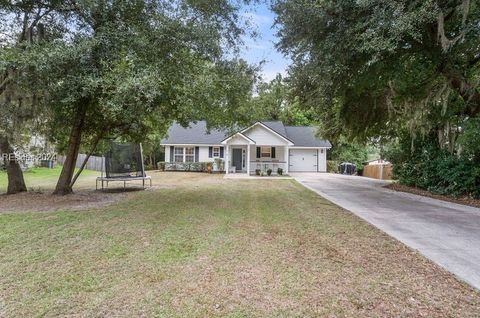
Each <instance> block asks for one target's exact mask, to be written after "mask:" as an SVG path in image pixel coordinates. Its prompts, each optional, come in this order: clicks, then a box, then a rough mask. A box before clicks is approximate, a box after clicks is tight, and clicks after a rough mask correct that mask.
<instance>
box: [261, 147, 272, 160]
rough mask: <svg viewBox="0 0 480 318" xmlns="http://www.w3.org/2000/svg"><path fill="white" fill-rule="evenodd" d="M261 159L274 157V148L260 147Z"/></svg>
mask: <svg viewBox="0 0 480 318" xmlns="http://www.w3.org/2000/svg"><path fill="white" fill-rule="evenodd" d="M260 157H261V158H271V157H272V147H260Z"/></svg>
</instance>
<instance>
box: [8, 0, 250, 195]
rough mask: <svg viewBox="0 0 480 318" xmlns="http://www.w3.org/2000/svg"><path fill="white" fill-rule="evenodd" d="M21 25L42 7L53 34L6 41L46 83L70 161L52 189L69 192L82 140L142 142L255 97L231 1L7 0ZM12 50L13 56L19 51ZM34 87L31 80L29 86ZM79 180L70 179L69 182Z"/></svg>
mask: <svg viewBox="0 0 480 318" xmlns="http://www.w3.org/2000/svg"><path fill="white" fill-rule="evenodd" d="M0 4H1V5H0V10H2V11H3V12H6V13H8V14H10V16H11V17H12V22H13V26H18V27H17V29H15V27H13V30H14V31H15V30H17V32H18V30H20V29H21V28H20V25H21V23H22V21H23V20H22V18H21V17H24V16H30V15H32V14H34V13H36V12H41V17H40V19H39V21H41V22H42V23H43V24H44V25H45V26H46V28H45V29H46V33H47V34H48V36H47V38H48V37H50V39H49V41H43V42H42V43H39V44H38V45H35V46H32V47H31V48H29V49H27V50H23V51H19V50H18V49H17V48H16V47H13V46H6V47H5V48H4V50H3V51H4V54H3V55H4V56H7V57H8V58H9V60H8V63H7V64H9V65H10V67H12V66H13V67H14V68H15V69H19V70H22V71H23V72H26V73H28V74H31V77H32V78H34V79H35V83H41V85H38V87H36V89H38V91H39V92H42V101H43V103H45V105H48V107H49V108H50V109H51V110H52V112H51V113H52V117H51V118H50V121H49V127H50V129H51V135H52V138H53V139H54V141H55V142H56V143H57V144H58V145H59V146H60V147H61V148H63V149H64V151H65V153H66V160H65V163H64V166H63V170H62V173H61V175H60V178H59V181H58V184H57V187H56V190H55V192H56V193H58V194H66V193H70V192H71V191H72V185H73V182H72V181H74V179H73V172H74V167H75V162H76V159H77V155H78V151H79V148H80V146H81V145H82V144H84V145H85V144H87V145H90V147H91V148H92V149H95V147H96V144H97V143H98V140H99V139H100V138H102V137H105V136H124V137H128V138H130V139H137V140H139V139H141V137H142V136H144V135H145V134H146V133H148V132H149V131H151V130H152V129H166V127H167V126H168V125H169V124H170V123H171V122H172V121H173V120H177V121H179V122H181V123H187V122H188V121H190V120H192V119H201V118H208V119H210V122H211V123H213V124H214V125H220V124H225V123H226V122H228V121H229V120H230V121H232V118H234V116H233V115H234V114H235V109H238V107H239V105H241V104H242V103H244V102H245V101H246V100H247V99H248V98H249V95H250V93H251V87H252V85H253V82H254V80H255V69H254V68H252V67H251V66H249V65H247V64H246V63H245V62H243V61H241V60H237V59H228V58H227V56H231V54H229V53H232V51H233V52H235V48H236V44H237V41H238V38H239V35H241V34H242V32H243V29H242V28H241V23H240V21H239V19H238V15H237V10H238V5H239V3H235V2H232V1H228V0H218V1H214V2H211V1H203V0H182V1H176V2H170V1H160V0H133V1H109V0H94V1H92V0H67V1H28V0H24V1H15V2H10V1H7V2H5V1H2V2H1V3H0ZM12 52H14V53H12ZM32 85H33V83H32ZM72 179H73V180H72Z"/></svg>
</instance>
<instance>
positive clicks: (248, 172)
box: [246, 144, 250, 176]
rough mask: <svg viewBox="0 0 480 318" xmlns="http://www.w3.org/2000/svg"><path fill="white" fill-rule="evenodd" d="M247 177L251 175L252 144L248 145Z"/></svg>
mask: <svg viewBox="0 0 480 318" xmlns="http://www.w3.org/2000/svg"><path fill="white" fill-rule="evenodd" d="M246 160H247V176H249V175H250V144H247V158H246Z"/></svg>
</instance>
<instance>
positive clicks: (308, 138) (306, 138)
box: [285, 126, 332, 148]
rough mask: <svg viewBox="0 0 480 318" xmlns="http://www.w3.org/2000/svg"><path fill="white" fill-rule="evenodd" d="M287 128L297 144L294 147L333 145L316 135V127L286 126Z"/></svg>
mask: <svg viewBox="0 0 480 318" xmlns="http://www.w3.org/2000/svg"><path fill="white" fill-rule="evenodd" d="M285 130H286V131H287V135H288V137H289V138H290V140H292V141H293V143H294V144H295V146H294V147H326V148H331V147H332V144H331V143H330V142H329V141H328V140H324V139H319V138H317V137H316V136H315V135H316V129H315V127H308V126H286V127H285Z"/></svg>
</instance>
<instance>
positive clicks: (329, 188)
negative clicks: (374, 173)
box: [291, 173, 480, 289]
mask: <svg viewBox="0 0 480 318" xmlns="http://www.w3.org/2000/svg"><path fill="white" fill-rule="evenodd" d="M291 175H292V176H293V177H294V178H295V179H296V180H297V181H298V182H300V183H301V184H303V185H304V186H306V187H307V188H310V189H311V190H313V191H315V192H317V193H318V194H319V195H321V196H322V197H324V198H326V199H328V200H330V201H332V202H333V203H335V204H337V205H339V206H341V207H343V208H344V209H347V210H349V211H351V212H353V213H354V214H356V215H358V216H359V217H361V218H363V219H364V220H366V221H367V222H369V223H371V224H373V225H374V226H376V227H378V228H379V229H381V230H383V231H384V232H386V233H387V234H389V235H391V236H393V237H395V238H396V239H398V240H399V241H401V242H403V243H404V244H406V245H407V246H409V247H411V248H413V249H416V250H418V251H419V252H420V253H421V254H423V255H424V256H426V257H427V258H429V259H431V260H432V261H434V262H435V263H437V264H439V265H440V266H443V267H444V268H446V269H447V270H448V271H450V272H452V273H453V274H455V275H457V276H458V277H459V278H460V279H462V280H464V281H466V282H467V283H469V284H471V285H472V286H474V287H476V288H477V289H480V209H477V208H473V207H467V206H463V205H459V204H454V203H449V202H445V201H440V200H435V199H431V198H426V197H422V196H418V195H414V194H409V193H402V192H395V191H392V190H388V189H385V188H383V185H385V184H386V182H384V181H380V180H374V179H369V178H364V177H354V176H344V175H338V174H329V173H292V174H291ZM393 261H394V260H393Z"/></svg>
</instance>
